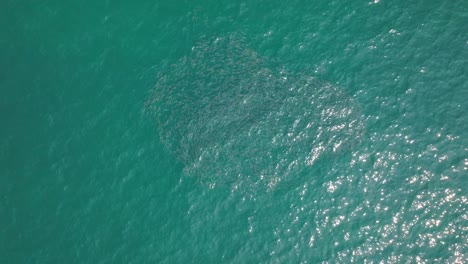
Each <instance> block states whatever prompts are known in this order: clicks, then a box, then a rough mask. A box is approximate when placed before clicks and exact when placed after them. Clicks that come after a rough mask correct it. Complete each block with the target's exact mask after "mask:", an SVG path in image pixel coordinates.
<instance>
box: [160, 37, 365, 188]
mask: <svg viewBox="0 0 468 264" xmlns="http://www.w3.org/2000/svg"><path fill="white" fill-rule="evenodd" d="M152 100H153V102H152V103H153V104H154V105H155V107H156V109H155V113H156V114H157V121H158V124H159V127H160V135H161V139H162V141H163V142H164V143H165V144H166V145H167V147H168V148H169V149H170V150H171V151H172V152H173V153H174V154H175V155H176V156H177V157H178V158H179V159H180V160H181V161H182V162H183V163H184V165H185V171H186V173H187V174H189V175H194V176H197V177H200V178H202V179H203V180H208V182H209V184H210V185H211V186H212V187H213V186H215V185H216V184H220V183H222V184H224V183H229V184H232V187H233V188H236V189H237V188H241V189H252V187H255V188H256V187H257V186H258V187H268V188H273V187H274V186H275V185H276V184H277V183H279V182H281V181H282V180H285V179H288V178H290V177H294V175H298V173H299V172H300V171H301V170H302V169H303V168H304V167H307V166H312V165H314V163H315V162H316V161H317V160H319V159H320V158H322V157H325V156H328V157H329V158H332V157H333V156H335V155H340V154H341V153H342V152H343V151H350V149H351V147H352V146H356V145H357V144H358V143H359V141H360V139H361V137H362V135H363V133H364V127H365V126H364V125H365V124H364V117H363V115H362V113H361V109H360V107H359V105H358V104H357V103H356V102H354V101H353V100H352V98H350V97H349V96H347V95H345V94H344V93H343V92H341V91H340V90H339V89H338V88H336V87H334V86H332V85H331V84H329V83H327V82H324V81H320V80H317V79H316V78H313V77H312V76H310V75H308V74H307V73H296V72H294V73H292V72H288V71H287V70H286V69H282V68H279V67H274V66H273V65H272V63H269V62H268V61H267V60H266V59H264V58H261V57H260V56H258V55H257V54H256V53H255V52H254V51H253V50H250V49H249V48H247V47H246V45H245V44H244V43H243V41H242V39H241V38H236V37H232V36H228V37H224V38H220V37H218V38H215V39H210V40H204V41H202V42H200V43H199V44H198V45H196V46H194V47H193V48H192V52H191V54H190V55H188V56H187V57H184V58H182V59H181V60H180V61H178V62H177V63H176V64H174V65H172V66H171V67H170V69H169V70H168V72H165V73H163V74H161V75H160V78H159V82H158V84H157V85H156V88H155V90H154V94H153V97H152Z"/></svg>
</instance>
